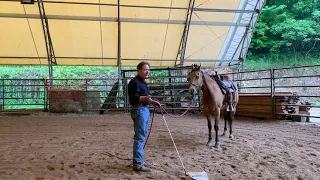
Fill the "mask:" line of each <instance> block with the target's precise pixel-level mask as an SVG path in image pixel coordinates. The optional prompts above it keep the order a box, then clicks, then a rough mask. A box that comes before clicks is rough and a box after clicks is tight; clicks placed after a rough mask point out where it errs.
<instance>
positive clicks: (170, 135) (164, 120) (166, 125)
mask: <svg viewBox="0 0 320 180" xmlns="http://www.w3.org/2000/svg"><path fill="white" fill-rule="evenodd" d="M160 111H161V114H162V117H163V120H164V122H165V124H166V126H167V129H168V132H169V134H170V137H171V140H172V142H173V145H174V148H175V149H176V152H177V154H178V157H179V160H180V162H181V165H182V168H183V170H184V173H185V175H187V171H186V168H185V167H184V164H183V162H182V159H181V157H180V154H179V151H178V149H177V146H176V143H175V142H174V140H173V137H172V135H171V132H170V129H169V126H168V124H167V121H166V118H165V117H164V114H163V111H162V108H160Z"/></svg>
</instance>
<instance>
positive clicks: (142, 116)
mask: <svg viewBox="0 0 320 180" xmlns="http://www.w3.org/2000/svg"><path fill="white" fill-rule="evenodd" d="M137 71H138V74H137V76H136V77H134V78H133V79H131V81H130V82H129V85H128V92H129V100H130V105H131V118H132V120H133V122H134V137H133V139H134V143H133V170H135V171H142V172H150V171H151V169H150V168H148V167H145V166H144V149H143V147H144V143H145V141H146V138H147V136H148V127H149V118H150V111H149V109H148V107H149V105H150V104H152V105H153V106H160V103H159V102H157V101H154V100H152V99H151V96H150V95H149V89H148V86H147V83H146V79H147V78H148V77H149V74H150V64H149V63H148V62H140V63H139V64H138V65H137Z"/></svg>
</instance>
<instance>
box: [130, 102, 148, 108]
mask: <svg viewBox="0 0 320 180" xmlns="http://www.w3.org/2000/svg"><path fill="white" fill-rule="evenodd" d="M133 106H135V107H137V108H140V107H142V106H143V107H149V104H143V103H139V104H136V105H133Z"/></svg>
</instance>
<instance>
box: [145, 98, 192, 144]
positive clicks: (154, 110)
mask: <svg viewBox="0 0 320 180" xmlns="http://www.w3.org/2000/svg"><path fill="white" fill-rule="evenodd" d="M191 104H192V101H191V102H190V103H189V106H188V108H187V110H186V111H185V112H184V113H182V114H181V115H178V116H175V115H173V114H170V113H168V112H167V111H166V110H165V109H164V108H163V107H162V106H160V110H161V114H162V115H163V111H164V112H165V113H166V114H167V115H168V116H170V117H172V118H179V117H182V116H183V115H185V114H186V113H187V112H188V111H189V109H190V107H191ZM162 110H163V111H162ZM155 112H156V107H154V108H153V114H152V119H151V124H150V128H149V130H148V131H149V132H148V136H147V139H146V141H145V142H144V145H143V149H144V148H145V147H146V144H147V141H148V139H149V136H150V133H151V128H152V124H153V119H154V114H155Z"/></svg>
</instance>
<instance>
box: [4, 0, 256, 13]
mask: <svg viewBox="0 0 320 180" xmlns="http://www.w3.org/2000/svg"><path fill="white" fill-rule="evenodd" d="M1 1H9V2H20V0H0V2H1ZM44 3H52V4H74V5H93V6H98V5H101V6H116V7H117V6H118V4H109V3H90V2H64V1H44ZM120 7H128V8H146V9H171V10H187V9H188V8H185V7H168V6H139V5H120ZM193 11H201V12H220V13H255V11H253V10H238V9H215V8H194V9H193Z"/></svg>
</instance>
